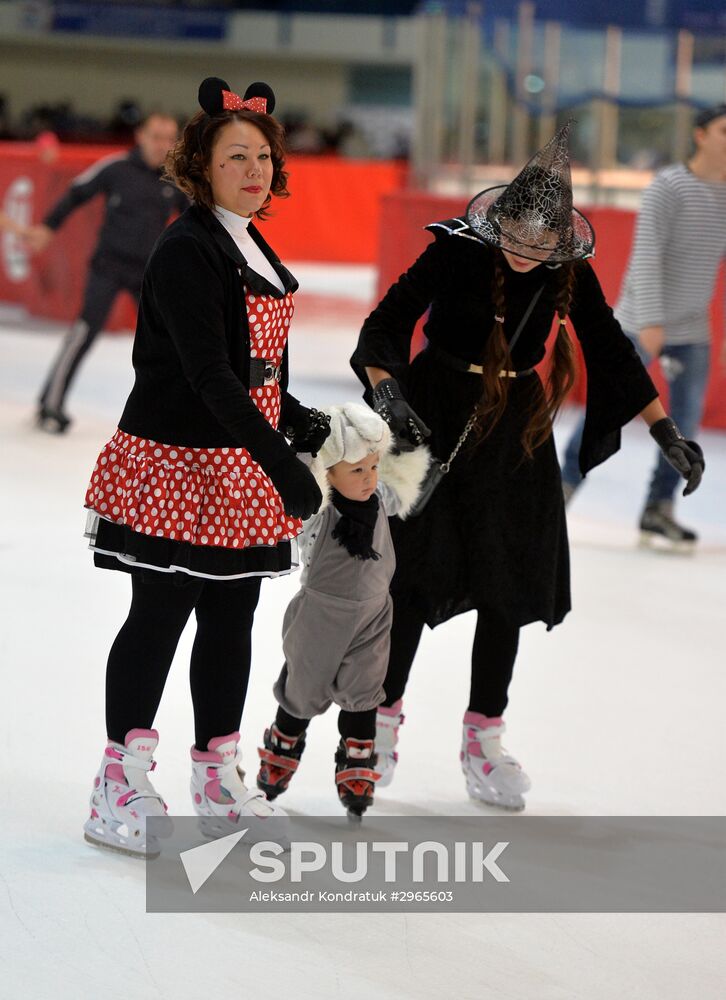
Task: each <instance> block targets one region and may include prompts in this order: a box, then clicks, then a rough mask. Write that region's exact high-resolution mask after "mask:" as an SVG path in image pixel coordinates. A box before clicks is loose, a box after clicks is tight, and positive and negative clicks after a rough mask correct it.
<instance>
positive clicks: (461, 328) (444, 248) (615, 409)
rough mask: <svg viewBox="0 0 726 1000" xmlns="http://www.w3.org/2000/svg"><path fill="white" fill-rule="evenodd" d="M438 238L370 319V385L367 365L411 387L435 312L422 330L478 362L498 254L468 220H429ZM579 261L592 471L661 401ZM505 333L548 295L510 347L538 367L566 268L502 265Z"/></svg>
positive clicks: (579, 329) (357, 356)
mask: <svg viewBox="0 0 726 1000" xmlns="http://www.w3.org/2000/svg"><path fill="white" fill-rule="evenodd" d="M427 229H430V230H431V232H433V234H434V236H435V237H436V238H435V240H434V242H433V243H431V244H430V245H429V246H428V247H427V248H426V250H424V252H423V253H422V254H421V256H420V257H419V258H418V260H417V261H415V262H414V264H413V265H412V266H411V267H410V268H409V270H408V271H407V272H406V273H405V274H403V275H402V276H401V277H400V278H399V280H398V281H397V282H396V283H395V284H394V285H393V286H392V287H391V288H390V289H389V291H388V293H387V294H386V295H385V297H384V298H383V300H382V301H381V302H380V304H379V305H378V306H377V307H376V309H375V310H374V311H373V312H372V313H371V315H370V316H369V317H368V319H367V320H366V321H365V323H364V325H363V329H362V331H361V335H360V340H359V343H358V347H357V349H356V351H355V353H354V354H353V357H352V359H351V363H352V365H353V369H354V370H355V372H356V374H357V375H358V376H359V378H360V379H361V381H362V382H363V384H364V386H365V387H366V391H367V395H368V396H369V390H368V379H367V377H366V374H365V368H366V366H368V367H378V368H383V369H385V370H386V371H389V372H390V373H391V375H393V377H394V378H396V379H398V380H399V381H400V382H401V383H402V384H403V385H404V386H405V384H406V380H407V372H408V368H409V353H410V345H411V336H412V334H413V330H414V326H415V324H416V322H417V320H418V319H419V318H420V317H421V316H422V315H423V314H424V313H425V312H426V310H427V309H430V311H429V315H428V319H427V321H426V325H425V327H424V331H425V334H426V337H427V339H428V340H429V342H430V343H431V344H433V345H434V346H436V347H439V348H441V349H442V350H445V351H447V352H448V353H450V354H454V355H456V356H457V357H459V358H461V359H462V360H464V361H467V362H468V363H469V364H476V363H477V362H479V361H480V360H481V353H482V349H483V346H484V343H485V341H486V339H487V338H488V337H489V334H490V332H491V330H492V327H493V325H494V303H493V301H492V295H491V286H492V275H493V269H494V261H495V256H494V255H495V251H494V250H493V248H492V247H490V246H488V245H487V244H486V243H483V242H482V241H481V240H480V239H478V238H477V237H476V236H475V235H474V234H473V233H472V231H471V229H470V228H469V227H468V226H467V225H466V223H465V222H464V221H463V220H461V219H449V220H447V221H446V222H439V223H434V224H432V225H431V226H427ZM574 267H575V283H574V288H573V295H572V302H571V305H570V314H569V319H570V320H571V322H572V326H573V327H574V329H575V333H576V334H577V338H578V340H579V341H580V345H581V347H582V351H583V355H584V359H585V365H586V369H587V386H588V388H587V417H586V424H585V432H584V437H583V444H582V450H581V453H580V462H581V468H582V472H583V473H586V472H588V471H589V470H590V469H592V468H593V467H594V466H596V465H598V464H599V463H600V462H603V461H605V459H606V458H608V457H609V456H610V455H612V454H613V453H614V452H616V451H617V450H618V448H619V447H620V429H621V427H623V426H624V425H625V424H626V423H628V421H630V420H632V419H633V417H635V416H636V414H638V413H639V412H640V411H641V410H642V409H644V407H645V406H647V404H648V403H650V402H651V401H652V400H654V399H655V398H656V397H657V395H658V394H657V392H656V389H655V386H654V385H653V383H652V381H651V379H650V377H649V375H648V373H647V372H646V370H645V368H644V367H643V365H642V363H641V361H640V359H639V358H638V355H637V354H636V352H635V349H634V347H633V345H632V343H631V342H630V340H629V339H628V338H627V337H626V336H625V334H624V333H623V331H622V329H621V327H620V324H619V323H618V321H617V320H616V319H615V317H614V315H613V311H612V309H611V308H610V306H609V305H608V303H607V301H606V300H605V296H604V294H603V291H602V288H601V287H600V282H599V281H598V279H597V275H596V274H595V272H594V270H593V269H592V267H591V266H590V264H589V263H588V262H587V261H579V262H578V263H576V264H575V265H574ZM504 272H505V273H504V296H505V302H506V313H505V323H504V332H505V336H506V337H507V338H508V339H510V338H511V337H512V335H513V334H514V332H515V330H516V329H517V326H518V325H519V321H520V319H521V318H522V316H523V314H524V313H525V311H526V310H527V307H528V305H529V303H530V301H531V299H532V296H533V295H534V294H535V292H536V291H537V290H538V288H539V287H540V286H542V285H544V289H543V292H542V294H541V296H540V298H539V299H538V301H537V304H536V306H535V308H534V310H533V312H532V314H531V316H530V317H529V319H528V321H527V324H526V327H525V328H524V330H523V331H522V334H521V336H520V338H519V340H518V342H517V345H516V347H515V348H514V351H513V357H512V360H513V363H514V366H515V368H517V369H525V368H531V367H534V366H535V365H537V364H539V362H540V361H541V360H542V359H543V357H544V355H545V343H546V341H547V338H548V336H549V333H550V330H551V327H552V320H553V317H554V314H555V306H556V296H557V290H558V287H559V285H560V282H561V278H560V271H559V269H554V270H550V269H549V268H547V267H545V266H541V267H536V268H534V269H533V270H532V271H529V272H525V273H522V274H516V273H514V272H513V271H511V270H510V269H509V268H508V267H506V266H505V268H504Z"/></svg>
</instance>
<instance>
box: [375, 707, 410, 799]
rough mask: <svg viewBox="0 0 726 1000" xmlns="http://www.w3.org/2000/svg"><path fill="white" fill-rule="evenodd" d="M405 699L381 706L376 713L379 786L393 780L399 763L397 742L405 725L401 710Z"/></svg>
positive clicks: (388, 783) (382, 786) (384, 785)
mask: <svg viewBox="0 0 726 1000" xmlns="http://www.w3.org/2000/svg"><path fill="white" fill-rule="evenodd" d="M402 708H403V701H402V699H401V698H399V699H398V701H396V702H394V703H393V705H391V706H390V708H385V707H383V706H379V708H378V712H377V713H376V754H377V756H378V763H377V764H376V770H377V771H378V773H379V774H380V778H379V779H378V781H377V782H376V785H377V787H378V788H385V787H386V786H387V785H390V784H391V782H392V781H393V772H394V771H395V769H396V764H397V763H398V753H397V752H396V749H395V747H396V744H397V743H398V727H399V726H401V725H403V721H404V719H405V715H404V714H403V712H402V711H401V709H402Z"/></svg>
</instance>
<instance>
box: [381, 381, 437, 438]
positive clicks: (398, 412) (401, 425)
mask: <svg viewBox="0 0 726 1000" xmlns="http://www.w3.org/2000/svg"><path fill="white" fill-rule="evenodd" d="M373 409H374V410H375V411H376V413H377V414H378V416H379V417H383V419H384V420H385V421H386V423H387V424H388V426H389V427H390V428H391V432H392V434H393V436H394V437H395V439H396V447H397V448H398V450H399V451H413V450H414V448H418V446H419V445H421V444H423V442H424V438H427V437H429V436H430V435H431V431H430V430H429V429H428V427H427V426H426V424H425V423H424V422H423V420H422V419H421V418H420V417H419V416H418V414H417V413H416V412H415V411H414V410H412V409H411V407H410V406H409V405H408V403H407V402H406V400H405V399H404V398H403V395H402V394H401V387H400V386H399V384H398V382H397V381H396V380H395V378H384V379H383V380H382V381H381V382H379V383H378V385H377V386H376V387H375V389H374V390H373Z"/></svg>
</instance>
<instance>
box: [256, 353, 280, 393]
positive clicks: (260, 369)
mask: <svg viewBox="0 0 726 1000" xmlns="http://www.w3.org/2000/svg"><path fill="white" fill-rule="evenodd" d="M281 378H282V365H276V364H275V363H274V361H267V360H266V359H265V358H250V389H259V388H261V387H262V386H263V385H274V384H275V383H276V382H279V381H280V379H281Z"/></svg>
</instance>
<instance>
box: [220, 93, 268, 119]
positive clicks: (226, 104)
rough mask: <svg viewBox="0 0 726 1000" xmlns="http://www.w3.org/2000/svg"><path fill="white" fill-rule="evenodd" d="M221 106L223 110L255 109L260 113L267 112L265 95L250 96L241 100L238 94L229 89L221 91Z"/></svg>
mask: <svg viewBox="0 0 726 1000" xmlns="http://www.w3.org/2000/svg"><path fill="white" fill-rule="evenodd" d="M222 107H223V108H224V110H225V111H257V112H258V113H259V114H261V115H265V114H267V98H266V97H250V99H249V100H247V101H243V100H242V98H241V97H240V96H239V94H234V93H232V91H231V90H223V91H222Z"/></svg>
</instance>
